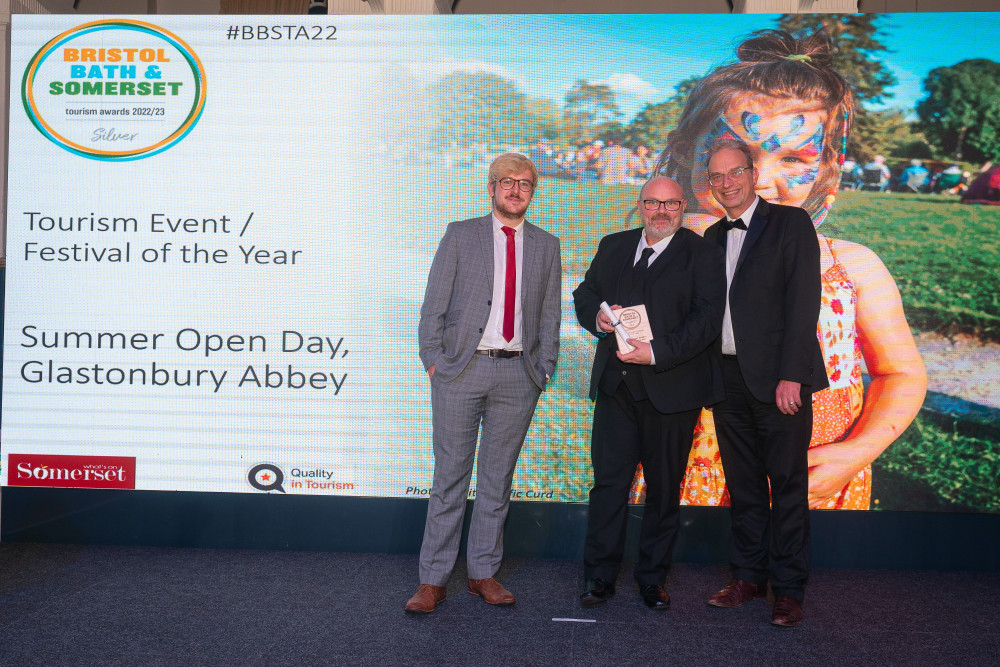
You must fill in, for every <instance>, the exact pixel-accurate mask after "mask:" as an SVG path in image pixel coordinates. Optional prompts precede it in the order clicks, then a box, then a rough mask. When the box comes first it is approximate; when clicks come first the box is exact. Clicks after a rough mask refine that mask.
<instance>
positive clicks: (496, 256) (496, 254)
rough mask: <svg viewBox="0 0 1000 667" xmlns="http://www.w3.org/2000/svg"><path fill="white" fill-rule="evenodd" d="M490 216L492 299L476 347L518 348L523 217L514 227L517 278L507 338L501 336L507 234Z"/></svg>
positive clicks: (495, 218)
mask: <svg viewBox="0 0 1000 667" xmlns="http://www.w3.org/2000/svg"><path fill="white" fill-rule="evenodd" d="M492 218H493V299H492V303H491V305H490V319H489V320H487V322H486V328H485V329H483V337H482V339H481V340H480V341H479V348H478V349H480V350H521V349H523V345H522V342H521V276H522V274H523V271H522V270H521V267H522V266H523V262H522V258H523V257H524V220H521V222H519V223H518V224H517V226H516V227H514V259H515V262H516V269H517V274H516V277H517V280H516V282H515V284H514V337H513V338H511V339H510V341H507V339H505V338H504V337H503V311H504V293H505V292H506V289H505V288H506V283H507V235H506V234H505V233H504V231H503V226H504V225H503V223H502V222H500V219H499V218H497V215H496V213H494V214H493V215H492Z"/></svg>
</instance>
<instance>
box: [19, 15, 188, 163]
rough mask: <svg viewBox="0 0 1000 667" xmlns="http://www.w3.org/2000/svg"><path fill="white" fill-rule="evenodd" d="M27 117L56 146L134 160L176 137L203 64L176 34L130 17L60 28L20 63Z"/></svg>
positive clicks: (184, 122) (185, 128) (185, 119)
mask: <svg viewBox="0 0 1000 667" xmlns="http://www.w3.org/2000/svg"><path fill="white" fill-rule="evenodd" d="M21 98H22V101H23V102H24V109H25V111H26V112H27V114H28V118H29V119H30V120H31V122H32V124H34V126H35V127H36V128H37V129H38V131H39V132H41V133H42V134H43V135H44V136H45V137H47V138H48V139H49V140H51V141H52V142H53V143H55V144H56V145H58V146H61V147H62V148H65V149H66V150H68V151H70V152H71V153H75V154H77V155H80V156H83V157H87V158H91V159H95V160H106V161H124V160H138V159H141V158H144V157H149V156H151V155H156V154H157V153H161V152H163V151H165V150H167V149H168V148H170V147H171V146H173V145H175V144H176V143H177V142H179V141H180V140H181V139H183V138H184V137H185V136H187V134H188V133H189V132H190V131H191V129H192V128H193V127H194V126H195V124H196V123H197V122H198V119H199V118H200V117H201V113H202V111H203V110H204V108H205V68H204V67H203V66H202V64H201V61H200V60H199V59H198V56H197V54H195V52H194V51H193V50H192V49H191V47H190V46H188V45H187V44H186V43H185V42H184V41H183V40H182V39H181V38H180V37H178V36H177V35H174V34H173V33H171V32H168V31H167V30H164V29H163V28H160V27H159V26H155V25H153V24H151V23H145V22H143V21H136V20H132V19H107V20H101V21H93V22H90V23H85V24H83V25H80V26H77V27H75V28H72V29H70V30H67V31H66V32H63V33H61V34H59V35H57V36H56V37H53V38H52V39H51V40H49V41H48V42H47V43H46V44H45V45H44V46H42V48H40V49H39V50H38V52H37V53H35V55H34V57H32V58H31V61H30V62H29V63H28V66H27V67H26V68H25V70H24V78H23V79H22V82H21Z"/></svg>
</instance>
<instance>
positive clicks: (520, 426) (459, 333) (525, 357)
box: [406, 153, 562, 614]
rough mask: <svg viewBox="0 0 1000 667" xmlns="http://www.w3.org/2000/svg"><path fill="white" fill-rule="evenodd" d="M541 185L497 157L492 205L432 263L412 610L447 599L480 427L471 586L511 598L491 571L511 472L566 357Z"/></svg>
mask: <svg viewBox="0 0 1000 667" xmlns="http://www.w3.org/2000/svg"><path fill="white" fill-rule="evenodd" d="M537 182H538V173H537V172H536V170H535V166H534V164H532V162H531V160H529V159H527V158H526V157H524V156H522V155H518V154H516V153H506V154H504V155H501V156H500V157H498V158H497V159H496V160H494V161H493V163H492V164H491V165H490V172H489V183H488V184H487V186H486V190H487V192H488V193H489V195H490V198H491V199H492V200H493V211H492V213H490V214H489V215H486V216H484V217H482V218H473V219H471V220H463V221H460V222H453V223H451V224H450V225H448V229H447V231H446V232H445V235H444V238H442V239H441V243H440V245H439V246H438V249H437V253H435V255H434V262H433V264H432V265H431V272H430V276H429V277H428V279H427V291H426V293H425V294H424V303H423V306H422V307H421V309H420V327H419V337H420V359H421V360H422V361H423V364H424V368H426V369H427V374H428V375H429V376H430V382H431V410H432V416H433V421H434V432H433V445H434V481H433V484H432V487H431V493H430V499H429V502H428V505H427V523H426V525H425V527H424V541H423V545H422V546H421V549H420V587H419V588H418V589H417V592H416V594H415V595H414V596H413V597H412V598H410V600H409V601H408V602H407V603H406V611H407V612H410V613H416V614H426V613H429V612H432V611H434V608H435V606H436V605H438V604H440V603H441V602H444V599H445V585H446V584H447V582H448V578H449V577H450V576H451V571H452V568H453V567H454V566H455V559H456V558H457V556H458V548H459V542H460V540H461V535H462V521H463V518H464V515H465V505H466V498H467V497H468V494H469V481H470V479H471V476H472V466H473V461H474V459H475V456H476V439H477V436H478V434H479V431H480V428H481V429H482V439H481V441H480V443H479V464H478V471H477V473H476V501H475V504H474V509H473V514H472V523H471V525H470V528H469V542H468V546H467V555H468V571H469V572H468V573H469V584H468V591H469V593H471V594H473V595H479V596H480V597H482V598H483V599H484V600H486V602H488V603H490V604H496V605H511V604H514V596H513V595H512V594H511V593H510V591H508V590H506V589H505V588H504V587H503V586H501V585H500V584H499V583H498V582H497V580H496V579H495V578H494V575H495V574H496V572H497V570H498V569H499V567H500V560H501V558H502V556H503V526H504V521H505V520H506V518H507V509H508V506H509V504H510V490H511V480H512V478H513V476H514V466H515V465H516V464H517V457H518V454H520V452H521V446H522V445H523V444H524V438H525V435H526V434H527V432H528V425H529V424H530V423H531V417H532V415H533V414H534V412H535V404H536V403H537V402H538V396H539V394H540V393H541V391H542V390H543V389H544V388H545V384H546V383H547V382H548V380H549V378H550V377H551V376H552V373H553V371H554V370H555V365H556V358H557V357H558V355H559V319H560V312H561V310H560V298H561V280H562V264H561V262H560V258H559V239H557V238H556V237H555V236H553V235H551V234H549V233H548V232H545V231H542V230H541V229H539V228H538V227H535V226H534V225H532V224H531V223H529V222H527V221H525V219H524V213H525V211H527V209H528V204H529V203H531V197H532V195H533V194H534V191H535V185H536V184H537Z"/></svg>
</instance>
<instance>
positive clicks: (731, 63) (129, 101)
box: [0, 13, 1000, 512]
mask: <svg viewBox="0 0 1000 667" xmlns="http://www.w3.org/2000/svg"><path fill="white" fill-rule="evenodd" d="M820 28H822V29H823V33H824V34H825V35H827V36H828V37H829V38H830V40H831V41H832V44H833V47H834V48H833V49H832V50H831V49H830V48H829V47H828V46H827V45H826V43H825V42H822V43H821V41H820V40H818V39H816V38H815V37H814V36H813V35H814V33H816V32H817V30H818V29H820ZM759 31H767V32H759ZM776 31H780V32H776ZM998 53H1000V13H998V14H992V13H977V14H886V15H829V16H826V17H824V16H822V15H799V16H795V15H792V16H779V15H700V16H699V15H635V16H633V15H600V16H598V15H587V16H583V15H580V16H572V15H560V16H477V17H455V16H365V17H357V16H349V17H337V16H283V17H274V16H269V17H258V16H253V17H251V16H215V17H205V16H198V17H184V16H149V17H79V16H66V15H48V16H24V15H15V16H13V17H12V32H11V57H10V71H11V77H10V78H11V88H10V102H9V103H10V136H9V139H10V141H9V164H8V178H9V182H8V198H7V232H6V261H7V270H6V288H5V290H6V291H5V312H4V328H3V336H4V337H3V387H2V390H3V395H2V401H3V402H2V424H0V428H2V445H0V465H2V472H0V483H2V484H4V485H9V486H42V487H81V488H116V489H121V488H125V489H147V490H178V491H203V492H243V493H272V494H281V493H284V494H315V495H342V496H377V497H391V498H426V497H427V495H428V493H429V491H430V486H431V477H432V471H433V455H432V451H431V408H430V386H429V382H428V378H427V374H426V372H425V370H424V368H423V366H422V364H421V362H420V359H419V356H418V344H417V325H418V321H419V311H420V306H421V302H422V300H423V296H424V290H425V287H426V281H427V274H428V270H429V268H430V264H431V260H432V258H433V256H434V252H435V250H436V248H437V244H438V242H439V241H440V239H441V237H442V235H443V234H444V231H445V228H446V226H447V224H448V223H449V222H451V221H454V220H462V219H467V218H472V217H478V216H482V215H484V214H486V213H488V212H489V207H490V200H489V197H488V194H487V191H486V188H487V168H488V166H489V163H490V162H491V160H492V159H494V158H495V157H496V156H498V155H500V154H501V153H503V152H511V151H513V152H520V153H523V154H525V155H528V156H529V157H531V158H532V159H533V160H534V162H535V164H536V166H537V168H538V171H539V175H540V178H539V182H538V184H537V189H536V191H535V195H534V199H533V200H532V203H531V206H530V208H529V209H528V214H527V217H528V220H530V221H531V222H533V223H534V224H536V225H538V226H540V227H542V228H543V229H545V230H546V231H549V232H551V233H553V234H555V235H556V236H558V237H559V238H560V241H561V245H562V265H563V270H564V274H563V276H562V291H563V317H562V324H561V333H560V340H561V345H560V356H559V362H558V365H557V368H556V372H555V375H554V377H553V378H552V381H551V382H550V383H549V386H548V388H547V390H546V391H545V392H544V394H543V395H542V399H541V401H540V402H539V405H538V409H537V410H536V412H535V417H534V420H533V422H532V426H531V429H530V431H529V433H528V438H527V441H526V442H525V446H524V449H523V451H522V453H521V457H520V460H519V463H518V467H517V471H516V473H515V478H514V486H513V490H512V498H513V499H515V500H532V501H562V502H586V500H587V494H588V491H589V489H590V486H591V484H592V472H591V467H590V451H589V448H590V429H591V422H592V418H593V404H592V402H591V401H590V400H589V399H588V397H587V390H588V386H589V376H590V370H591V364H592V360H593V352H594V345H595V339H594V338H593V337H592V336H591V335H590V334H589V333H588V332H587V331H585V330H584V329H583V328H582V327H581V326H580V325H579V324H578V322H577V321H576V317H575V314H574V310H573V304H572V296H571V293H572V291H573V289H574V288H575V287H576V286H577V285H578V284H579V283H580V281H581V280H582V276H583V273H584V272H585V271H586V269H587V267H588V266H589V264H590V262H591V260H592V259H593V256H594V252H595V250H596V247H597V243H598V242H599V240H600V239H601V238H602V237H603V236H604V235H606V234H609V233H612V232H615V231H619V230H622V229H626V228H628V227H630V226H636V225H638V224H641V223H640V221H639V217H638V215H633V208H634V207H635V205H636V201H637V199H638V197H639V189H640V187H641V184H642V183H643V182H644V180H645V179H647V178H648V177H650V176H651V175H657V174H659V175H666V176H670V177H671V178H674V179H675V180H677V181H678V182H679V183H680V184H681V185H682V187H683V188H684V191H685V197H686V200H687V214H686V217H685V221H684V224H685V226H688V227H690V228H691V229H693V230H695V231H696V232H699V233H701V232H703V231H704V229H705V228H706V227H707V226H708V225H709V224H711V223H712V222H714V221H715V220H717V219H718V218H719V217H720V216H721V215H722V209H721V208H720V207H719V205H718V204H717V203H716V202H715V200H714V199H713V198H712V195H711V193H710V191H709V189H708V186H707V176H706V174H705V169H704V166H703V165H704V151H705V147H706V146H707V144H708V142H710V141H711V140H712V139H714V138H716V137H719V136H733V137H736V138H739V139H742V140H744V141H746V142H747V143H748V144H750V146H751V148H752V150H753V151H754V155H755V162H756V165H757V167H758V169H759V170H760V174H761V175H760V179H759V181H758V185H757V187H758V193H759V194H760V195H761V196H762V197H764V198H765V199H768V200H770V201H773V202H776V203H782V204H790V205H795V206H802V207H803V208H805V209H806V210H807V211H808V212H809V213H810V215H811V216H812V218H813V220H814V221H815V224H816V229H817V233H818V237H819V238H818V241H819V245H820V248H821V253H822V262H823V264H822V267H821V269H822V272H823V275H822V283H823V297H822V299H823V301H822V308H821V315H820V320H819V322H818V323H817V336H818V337H819V340H820V343H821V345H822V348H823V352H824V357H825V360H826V366H827V368H826V370H827V375H828V377H829V379H830V385H831V386H830V388H829V389H828V390H824V391H822V392H819V393H817V394H816V395H815V396H814V397H813V405H814V412H815V414H816V419H815V425H814V429H813V440H812V443H811V450H810V466H811V468H810V503H811V505H812V506H813V507H816V508H828V509H895V510H920V511H973V512H1000V492H998V491H997V485H996V480H997V479H998V478H1000V426H998V423H1000V301H998V296H997V295H998V294H1000V244H998V240H997V238H998V235H997V230H998V229H1000V205H998V204H1000V166H994V164H995V163H997V162H1000V115H998V113H997V109H998V108H1000V57H998V56H997V54H998ZM644 491H645V484H644V481H643V479H642V471H641V469H640V470H637V471H636V479H635V483H634V486H633V492H632V496H633V500H634V501H635V502H641V501H642V499H643V495H644ZM470 497H475V488H474V485H473V489H472V490H471V491H470ZM682 502H684V503H685V504H695V505H726V504H728V491H727V489H726V485H725V476H724V473H723V470H722V466H721V462H720V460H719V455H718V445H717V442H716V440H715V429H714V425H713V422H712V413H711V410H710V409H706V410H704V411H703V413H702V416H701V419H700V422H699V425H698V427H697V429H696V432H695V434H694V446H693V448H692V452H691V457H690V461H689V465H688V470H687V474H686V475H685V480H684V486H683V488H682Z"/></svg>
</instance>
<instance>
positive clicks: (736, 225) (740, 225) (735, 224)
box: [722, 218, 747, 232]
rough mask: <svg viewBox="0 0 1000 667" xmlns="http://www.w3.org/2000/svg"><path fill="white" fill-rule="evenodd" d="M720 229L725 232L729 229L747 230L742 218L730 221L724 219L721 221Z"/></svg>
mask: <svg viewBox="0 0 1000 667" xmlns="http://www.w3.org/2000/svg"><path fill="white" fill-rule="evenodd" d="M722 227H723V229H725V230H726V231H727V232H728V231H729V230H730V229H742V230H744V231H746V228H747V226H746V223H745V222H743V218H736V219H735V220H730V219H729V218H726V219H725V220H723V221H722Z"/></svg>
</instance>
